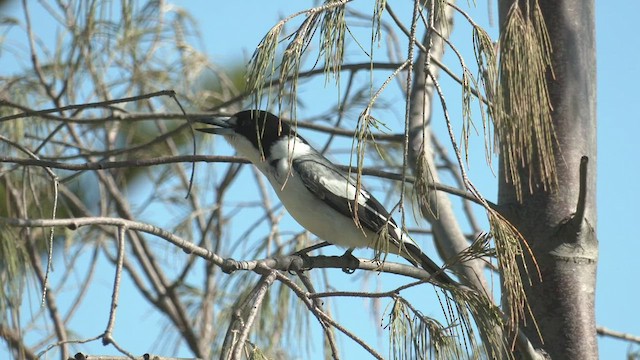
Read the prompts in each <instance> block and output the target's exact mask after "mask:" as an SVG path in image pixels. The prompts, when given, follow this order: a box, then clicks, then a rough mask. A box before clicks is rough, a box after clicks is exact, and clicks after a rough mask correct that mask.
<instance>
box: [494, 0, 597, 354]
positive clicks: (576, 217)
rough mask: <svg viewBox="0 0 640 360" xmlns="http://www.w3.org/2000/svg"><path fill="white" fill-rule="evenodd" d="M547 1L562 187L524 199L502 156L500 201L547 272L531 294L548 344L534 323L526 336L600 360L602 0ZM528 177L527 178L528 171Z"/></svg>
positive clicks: (504, 5) (543, 2)
mask: <svg viewBox="0 0 640 360" xmlns="http://www.w3.org/2000/svg"><path fill="white" fill-rule="evenodd" d="M539 3H540V8H541V9H542V13H543V16H544V19H545V21H546V24H547V28H548V31H549V35H550V39H551V44H552V47H553V53H552V66H553V72H554V74H553V75H551V74H549V75H548V76H547V84H548V88H549V94H550V98H551V104H552V106H553V112H552V119H553V125H554V127H555V134H556V139H557V142H555V144H554V145H555V146H554V148H555V165H556V169H557V179H558V187H557V189H554V190H552V191H544V190H543V189H542V187H536V185H539V184H524V186H523V188H524V189H529V185H531V188H532V189H533V190H532V193H529V191H525V192H524V195H523V199H522V201H521V202H519V201H518V200H517V198H516V192H515V189H514V187H513V186H512V185H511V184H510V183H509V182H508V181H507V180H506V179H505V175H504V174H505V169H504V166H503V161H502V159H501V161H500V164H501V168H500V188H499V195H498V197H499V199H498V201H499V204H500V205H501V207H502V208H503V209H504V214H505V216H506V217H507V219H509V220H510V221H511V222H512V223H513V225H515V226H516V227H517V228H518V230H519V231H520V232H521V233H522V235H524V237H525V239H526V240H527V242H528V244H529V246H530V247H531V249H532V251H533V253H534V255H535V259H536V261H537V264H538V266H539V269H540V272H541V275H542V281H539V279H534V280H533V284H532V286H530V287H528V288H527V296H528V300H529V303H530V306H531V310H532V312H533V315H534V317H535V321H536V322H537V325H538V327H539V330H540V334H541V335H542V338H543V341H541V340H540V339H539V337H538V332H537V330H536V327H535V325H534V324H533V323H532V322H531V320H530V319H528V320H527V322H526V324H523V329H524V331H525V333H526V334H527V335H528V337H529V339H530V340H531V341H532V343H533V345H534V346H535V347H536V348H542V349H544V350H545V351H546V352H547V353H548V354H549V355H550V356H551V358H552V359H597V358H598V348H597V339H596V329H595V308H594V300H595V284H596V265H597V258H598V247H597V240H596V236H595V228H596V220H597V219H596V171H595V170H596V51H595V50H596V49H595V21H594V2H593V0H586V1H580V0H560V1H558V0H540V1H539ZM511 4H512V0H501V1H500V10H499V11H500V23H501V25H502V26H504V24H505V19H506V16H507V11H508V10H509V7H510V5H511ZM523 7H524V5H523ZM501 30H502V29H501ZM501 156H503V155H502V154H501ZM583 157H585V158H583ZM581 168H582V169H583V170H584V171H583V172H582V174H583V175H582V176H581V175H580V174H581V171H580V169H581ZM522 174H523V175H522V176H521V178H522V179H525V180H524V181H526V179H527V176H525V175H524V174H526V173H525V172H524V171H523V172H522ZM581 179H582V180H583V181H582V182H581ZM581 192H582V193H581ZM579 195H583V196H579ZM579 197H580V199H581V201H579V200H578V199H579ZM531 266H533V264H532V263H531V264H529V269H532V268H531ZM530 273H534V272H533V271H530ZM524 282H525V283H527V284H528V281H524ZM525 325H526V327H525Z"/></svg>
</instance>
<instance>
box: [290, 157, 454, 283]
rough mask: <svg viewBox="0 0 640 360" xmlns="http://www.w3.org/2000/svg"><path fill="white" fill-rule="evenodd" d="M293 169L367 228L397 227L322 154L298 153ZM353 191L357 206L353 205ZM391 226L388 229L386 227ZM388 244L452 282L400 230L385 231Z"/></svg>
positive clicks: (376, 230) (315, 191)
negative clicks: (305, 154)
mask: <svg viewBox="0 0 640 360" xmlns="http://www.w3.org/2000/svg"><path fill="white" fill-rule="evenodd" d="M292 167H293V169H294V170H295V171H296V172H297V173H298V174H299V175H300V179H301V180H302V183H303V184H304V185H305V186H306V187H307V189H309V191H310V192H311V193H313V194H314V195H315V196H317V197H318V198H319V199H321V200H322V201H324V202H325V203H326V204H328V205H329V206H331V207H332V208H333V209H334V210H336V211H338V212H339V213H341V214H342V215H344V216H348V217H350V218H354V219H356V217H355V216H354V213H353V211H354V209H356V210H357V221H358V222H359V223H360V225H361V226H363V227H364V228H366V229H369V230H371V231H373V232H374V233H376V234H379V233H380V232H381V231H382V230H383V229H385V228H387V229H389V228H398V226H397V224H396V223H395V221H393V219H392V218H391V215H389V212H387V210H386V209H385V208H384V206H382V204H380V202H379V201H378V200H376V198H375V197H373V196H372V195H371V194H369V192H367V191H366V190H364V189H362V188H360V191H359V192H358V191H357V190H358V188H357V186H356V183H355V181H354V180H353V179H351V178H349V176H347V174H345V173H344V172H342V171H340V170H339V169H337V168H336V167H335V166H333V164H331V163H330V162H329V160H327V159H325V158H322V157H320V158H318V157H314V158H310V157H306V156H305V157H301V158H299V159H296V160H294V161H293V162H292ZM356 194H357V201H358V206H355V205H356ZM389 230H390V229H389ZM388 234H389V235H390V237H389V240H391V243H392V244H390V245H393V246H394V247H395V248H397V250H396V251H397V252H398V253H399V254H400V255H401V256H402V257H404V258H405V259H407V260H408V261H409V262H411V263H412V264H413V265H415V266H417V265H418V264H420V265H421V266H422V268H423V269H425V270H426V271H428V272H429V273H430V274H434V277H435V279H436V280H437V281H440V282H442V283H446V284H453V283H455V282H454V281H453V279H451V278H450V277H449V275H447V274H446V273H445V272H444V271H443V269H441V268H440V267H439V266H438V265H437V264H436V263H435V262H434V261H433V260H431V258H429V256H427V255H426V254H425V253H423V252H422V250H420V248H419V247H418V245H417V244H415V243H413V242H411V241H404V240H402V239H400V238H399V231H393V230H392V231H388Z"/></svg>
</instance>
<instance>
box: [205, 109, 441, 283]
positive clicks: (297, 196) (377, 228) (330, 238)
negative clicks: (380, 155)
mask: <svg viewBox="0 0 640 360" xmlns="http://www.w3.org/2000/svg"><path fill="white" fill-rule="evenodd" d="M198 122H201V123H205V124H209V125H215V126H217V127H215V128H204V129H198V130H200V131H202V132H206V133H211V134H219V135H223V136H224V138H225V139H226V140H227V142H228V143H229V144H230V145H231V146H233V147H234V148H235V150H236V151H237V153H238V154H239V155H241V156H244V157H246V158H247V159H248V160H249V161H251V163H253V165H255V166H256V167H257V168H258V170H260V172H262V174H264V176H266V177H267V179H268V180H269V182H270V183H271V186H272V187H273V189H274V190H275V192H276V194H277V195H278V197H279V198H280V201H281V202H282V204H283V205H284V207H285V208H286V209H287V211H288V212H289V214H291V216H292V217H293V218H294V219H295V220H296V221H297V222H298V223H299V224H300V225H302V226H303V227H304V228H305V229H307V230H308V231H310V232H311V233H313V234H315V235H316V236H318V237H319V238H320V239H322V240H325V241H327V242H329V243H331V244H334V245H338V246H341V247H345V248H348V249H349V250H350V251H351V250H353V249H354V248H364V247H369V248H376V249H378V250H382V251H387V252H390V253H394V254H399V255H400V256H402V257H404V258H405V259H407V260H408V261H409V262H411V263H412V264H413V265H415V266H418V265H420V266H421V267H422V268H423V269H424V270H426V271H427V272H429V273H430V274H433V275H434V278H435V280H437V281H439V282H441V283H452V280H451V278H450V277H449V276H448V275H447V274H446V273H444V272H443V270H442V269H440V267H438V265H436V264H435V263H434V262H433V261H432V260H431V259H430V258H429V257H428V256H427V255H426V254H424V253H423V252H422V251H421V250H420V248H419V247H418V245H417V244H416V243H415V242H413V240H411V239H410V238H409V237H408V236H407V235H406V234H403V232H402V230H401V229H400V228H399V227H398V226H397V224H396V223H395V222H394V221H393V219H392V218H391V216H390V215H389V213H388V212H387V211H386V210H385V208H384V207H383V206H382V204H380V202H379V201H378V200H376V198H375V197H373V195H371V194H370V193H369V192H368V191H366V190H365V189H364V188H362V187H361V188H360V189H358V187H357V186H356V182H355V180H354V179H352V178H350V177H349V175H348V174H347V173H345V172H343V171H341V170H340V169H338V168H337V167H336V166H335V165H334V164H333V163H332V162H331V161H329V160H328V159H327V158H325V157H324V156H323V155H322V154H320V153H319V152H318V151H317V150H316V149H314V148H313V147H311V145H309V143H308V142H307V141H306V140H304V139H303V138H302V137H300V136H299V135H297V134H296V133H294V131H293V130H292V129H291V127H290V126H289V125H288V124H287V123H286V122H284V121H280V119H279V118H278V117H277V116H276V115H273V114H271V113H269V112H266V111H261V110H245V111H241V112H239V113H237V114H235V115H233V116H231V117H224V118H218V117H216V118H209V119H199V120H198ZM356 201H357V205H356ZM383 232H386V234H382V233H383ZM381 235H387V236H381ZM380 239H383V241H388V243H384V244H380V243H377V242H378V240H380Z"/></svg>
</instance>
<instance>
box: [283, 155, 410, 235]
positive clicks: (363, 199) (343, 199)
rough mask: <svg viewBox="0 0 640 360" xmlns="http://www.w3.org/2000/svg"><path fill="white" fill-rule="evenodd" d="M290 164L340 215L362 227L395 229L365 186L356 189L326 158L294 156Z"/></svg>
mask: <svg viewBox="0 0 640 360" xmlns="http://www.w3.org/2000/svg"><path fill="white" fill-rule="evenodd" d="M292 166H293V169H294V170H295V171H296V172H297V173H298V174H299V175H300V178H301V180H302V183H303V184H304V185H305V186H306V187H307V189H309V191H310V192H311V193H313V194H314V195H315V196H317V197H318V198H319V199H321V200H322V201H324V202H325V203H327V204H328V205H329V206H331V207H332V208H333V209H334V210H336V211H338V212H339V213H341V214H342V215H344V216H348V217H350V218H354V219H355V220H357V221H358V222H359V223H360V225H362V226H363V227H364V228H365V229H368V230H371V231H373V232H374V233H379V232H380V231H381V230H382V229H383V228H384V227H385V226H390V227H394V228H397V225H396V223H395V222H394V221H393V219H392V218H391V215H389V213H388V212H387V210H386V209H385V208H384V206H382V204H380V202H379V201H378V200H376V198H374V197H373V196H371V194H369V192H367V191H366V190H365V189H362V188H361V189H360V191H359V192H358V191H357V190H358V188H357V186H356V184H355V181H354V180H353V179H350V178H349V177H348V176H347V175H346V174H345V173H343V172H342V171H340V170H338V169H336V168H335V167H334V166H333V164H331V163H330V162H328V160H325V159H318V158H313V159H312V158H309V157H301V158H299V159H295V160H294V161H293V163H292ZM319 169H322V170H321V171H319ZM356 195H357V196H356ZM356 198H357V201H358V204H357V206H356V202H355V201H356ZM354 210H356V213H355V214H354ZM389 233H390V234H392V235H393V236H394V238H395V240H398V241H399V240H400V239H399V238H398V237H397V234H396V232H395V231H389Z"/></svg>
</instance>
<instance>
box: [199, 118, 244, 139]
mask: <svg viewBox="0 0 640 360" xmlns="http://www.w3.org/2000/svg"><path fill="white" fill-rule="evenodd" d="M195 121H196V122H199V123H202V124H207V125H215V126H217V127H214V128H200V129H196V130H198V131H201V132H204V133H208V134H217V135H232V134H235V131H234V130H233V128H234V127H235V125H236V118H235V117H233V116H231V117H228V116H220V117H209V118H201V119H195Z"/></svg>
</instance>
